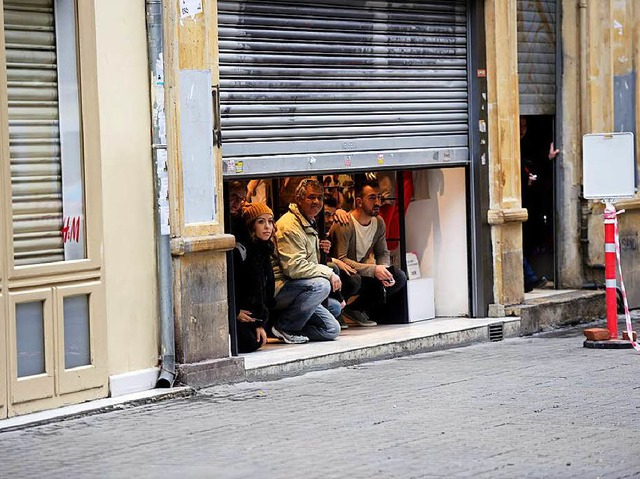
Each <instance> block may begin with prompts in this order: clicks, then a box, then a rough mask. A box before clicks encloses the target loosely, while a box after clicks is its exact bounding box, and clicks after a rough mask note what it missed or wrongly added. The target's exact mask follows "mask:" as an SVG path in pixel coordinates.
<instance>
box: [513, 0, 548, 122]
mask: <svg viewBox="0 0 640 479" xmlns="http://www.w3.org/2000/svg"><path fill="white" fill-rule="evenodd" d="M518 78H519V82H520V114H521V115H553V114H555V111H556V0H546V1H545V0H533V1H526V0H518Z"/></svg>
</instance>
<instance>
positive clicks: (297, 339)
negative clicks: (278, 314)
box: [271, 326, 309, 344]
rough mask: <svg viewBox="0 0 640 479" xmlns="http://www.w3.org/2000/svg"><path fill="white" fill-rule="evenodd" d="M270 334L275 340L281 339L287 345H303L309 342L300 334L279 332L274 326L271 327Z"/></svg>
mask: <svg viewBox="0 0 640 479" xmlns="http://www.w3.org/2000/svg"><path fill="white" fill-rule="evenodd" d="M271 332H273V335H274V336H275V337H276V338H280V339H282V340H283V341H284V342H285V343H287V344H304V343H308V342H309V338H307V337H306V336H302V335H301V334H291V333H287V332H285V331H281V330H279V329H278V328H276V327H275V326H272V327H271Z"/></svg>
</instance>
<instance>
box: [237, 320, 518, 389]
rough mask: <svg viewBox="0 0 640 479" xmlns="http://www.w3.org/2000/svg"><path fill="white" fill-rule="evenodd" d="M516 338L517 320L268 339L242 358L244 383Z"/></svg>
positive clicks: (382, 327)
mask: <svg viewBox="0 0 640 479" xmlns="http://www.w3.org/2000/svg"><path fill="white" fill-rule="evenodd" d="M497 330H499V332H500V334H499V335H498V336H496V334H495V333H496V331H497ZM519 335H520V318H518V317H505V318H436V319H431V320H426V321H420V322H416V323H410V324H389V325H378V326H376V327H373V328H360V327H350V328H349V329H346V330H343V331H342V332H341V333H340V336H339V337H338V339H336V340H335V341H327V342H312V343H306V344H283V343H281V342H278V341H277V340H270V342H269V344H267V345H266V346H265V347H264V348H263V349H261V350H259V351H256V352H254V353H250V354H242V355H241V356H243V357H244V360H245V371H246V380H247V381H265V380H272V379H279V378H282V377H288V376H297V375H300V374H304V373H307V372H309V371H317V370H321V369H329V368H336V367H341V366H350V365H353V364H357V363H363V362H368V361H376V360H381V359H391V358H396V357H400V356H407V355H411V354H418V353H424V352H429V351H438V350H443V349H450V348H456V347H462V346H467V345H469V344H474V343H480V342H487V341H490V340H500V339H503V338H509V337H517V336H519ZM496 338H498V339H496ZM272 341H273V342H272Z"/></svg>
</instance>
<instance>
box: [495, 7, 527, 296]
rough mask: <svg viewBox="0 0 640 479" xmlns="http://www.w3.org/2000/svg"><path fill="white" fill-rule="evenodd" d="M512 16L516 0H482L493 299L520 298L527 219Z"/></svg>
mask: <svg viewBox="0 0 640 479" xmlns="http://www.w3.org/2000/svg"><path fill="white" fill-rule="evenodd" d="M516 22H517V2H516V0H487V2H486V4H485V28H486V40H487V80H488V81H487V94H488V131H489V166H490V167H489V176H490V180H489V181H490V185H489V196H490V199H489V201H490V209H489V212H488V221H489V224H490V225H491V239H492V247H493V273H494V288H493V289H494V291H493V293H494V300H495V302H496V303H497V304H498V305H506V304H515V303H520V302H522V300H523V299H524V279H523V269H522V222H523V221H526V219H527V210H526V209H524V208H522V201H521V196H520V127H519V101H518V73H517V66H518V53H517V47H518V44H517V38H518V37H517V31H516Z"/></svg>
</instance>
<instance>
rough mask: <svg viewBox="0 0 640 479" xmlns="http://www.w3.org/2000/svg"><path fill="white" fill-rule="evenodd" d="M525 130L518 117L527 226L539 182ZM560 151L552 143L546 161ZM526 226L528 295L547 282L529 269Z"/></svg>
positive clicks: (524, 122)
mask: <svg viewBox="0 0 640 479" xmlns="http://www.w3.org/2000/svg"><path fill="white" fill-rule="evenodd" d="M527 130H528V122H527V117H526V116H521V117H520V167H521V168H520V170H521V171H520V174H521V185H522V188H521V192H522V206H523V207H524V208H526V209H527V210H528V212H529V220H528V222H529V224H531V223H532V220H531V218H532V217H533V216H534V215H535V213H534V212H535V211H537V206H538V205H537V204H536V198H535V195H534V193H535V190H536V187H537V186H538V183H539V181H540V179H539V177H538V174H537V168H536V162H535V156H536V152H535V150H534V149H533V145H530V144H529V142H528V141H527V140H528V138H527V136H526V135H527ZM558 153H560V150H558V149H556V148H555V147H554V144H553V142H551V144H550V145H549V150H548V153H547V159H548V160H554V159H555V158H556V156H558ZM527 226H528V225H525V226H523V235H522V243H523V272H524V291H525V293H529V292H531V291H533V289H535V288H542V287H544V286H545V285H546V284H547V282H548V280H547V278H546V276H540V277H539V276H538V275H537V274H536V273H535V271H534V270H533V268H532V267H531V263H530V261H529V258H528V256H529V254H530V253H531V250H532V247H531V243H532V240H533V238H531V235H532V234H533V233H532V232H531V231H530V228H528V227H527Z"/></svg>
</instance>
